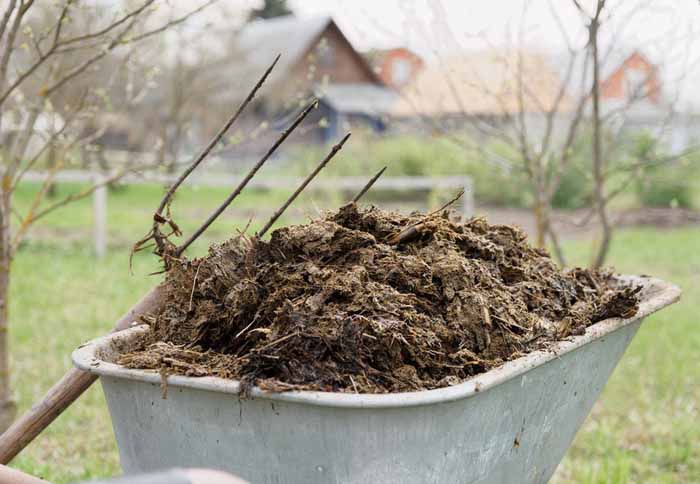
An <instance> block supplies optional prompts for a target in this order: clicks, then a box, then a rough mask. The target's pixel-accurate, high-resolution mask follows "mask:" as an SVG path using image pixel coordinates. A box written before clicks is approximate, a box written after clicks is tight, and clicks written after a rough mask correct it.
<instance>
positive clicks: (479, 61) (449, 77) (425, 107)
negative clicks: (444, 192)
mask: <svg viewBox="0 0 700 484" xmlns="http://www.w3.org/2000/svg"><path fill="white" fill-rule="evenodd" d="M520 87H522V89H520ZM400 95H401V99H400V101H399V102H398V103H397V105H396V107H395V109H394V115H395V116H396V117H397V118H400V119H402V120H403V121H404V124H410V123H413V124H414V125H415V124H416V123H417V122H421V123H422V124H423V125H427V126H429V128H430V129H431V130H435V129H439V130H444V129H461V128H465V127H467V128H475V127H482V128H484V129H482V130H479V129H475V130H474V133H473V134H474V135H475V136H481V135H483V136H490V135H493V134H495V133H497V132H498V131H502V128H503V127H504V126H505V125H506V124H507V123H512V122H514V119H515V118H516V116H520V114H521V113H522V116H523V118H524V119H525V121H526V122H527V123H528V131H529V132H530V134H531V135H533V136H535V139H537V136H538V135H539V134H538V133H539V132H540V131H541V130H543V129H545V120H544V115H545V113H546V112H548V111H549V110H552V109H554V110H555V111H556V112H557V114H558V115H559V114H564V113H567V112H569V111H571V109H572V107H573V103H572V100H571V98H570V97H569V96H568V95H567V94H566V93H562V92H561V79H560V77H559V75H558V73H557V72H556V70H555V69H554V68H553V67H552V66H550V64H549V63H548V61H547V60H546V58H545V57H544V56H542V55H539V54H537V53H534V52H527V51H523V50H499V49H490V50H484V51H471V52H464V53H462V54H460V55H455V56H450V57H444V58H438V59H436V60H434V61H432V62H430V63H427V64H426V65H425V67H424V68H423V69H422V70H421V71H420V72H419V73H418V74H417V75H416V78H415V79H414V80H413V81H412V82H410V83H409V84H408V85H406V86H405V87H404V88H403V89H402V90H401V92H400ZM557 129H558V128H557Z"/></svg>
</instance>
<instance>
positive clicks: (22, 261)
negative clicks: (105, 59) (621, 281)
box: [10, 188, 700, 483]
mask: <svg viewBox="0 0 700 484" xmlns="http://www.w3.org/2000/svg"><path fill="white" fill-rule="evenodd" d="M159 193H160V191H159V189H155V188H154V190H153V191H152V193H150V195H149V196H144V197H143V199H142V200H138V201H134V199H131V200H130V201H129V202H127V201H126V197H125V198H123V199H122V198H120V197H121V196H119V195H117V196H116V197H112V198H115V201H114V202H113V203H111V207H112V209H111V210H113V212H112V211H111V212H110V217H112V216H113V217H115V218H117V219H118V217H124V218H123V219H122V220H121V221H120V222H121V223H124V224H128V226H127V225H124V226H119V225H117V224H116V223H115V224H113V227H117V226H119V227H120V229H119V234H117V235H119V236H121V237H122V238H123V239H124V240H125V241H133V239H134V237H137V236H138V235H141V234H142V232H145V230H146V225H147V220H148V217H149V214H150V211H151V210H152V208H150V207H152V206H153V205H154V203H155V201H157V199H158V195H159ZM221 195H223V192H219V191H214V192H212V191H205V193H202V192H201V191H200V192H197V191H196V190H190V191H188V192H185V193H184V195H183V196H182V197H181V198H180V199H179V200H178V202H180V203H181V204H182V205H183V206H184V205H185V204H183V203H182V201H183V200H185V201H186V202H188V201H191V202H193V203H192V204H193V205H195V203H194V202H195V201H196V202H197V203H199V202H202V200H204V202H202V203H203V205H202V204H200V205H198V207H200V208H198V210H201V211H202V212H206V211H208V208H209V207H213V206H214V205H215V204H216V201H217V200H219V199H220V198H223V196H221ZM28 197H29V195H27V196H26V197H25V200H26V199H28ZM188 197H192V198H188ZM256 197H257V198H256ZM280 197H282V195H280V194H274V195H270V194H267V195H266V194H261V195H259V196H258V195H256V194H253V195H251V196H250V197H249V198H248V199H246V200H245V202H246V204H247V206H249V207H251V209H252V208H254V207H255V206H256V204H260V203H265V204H266V205H269V199H270V198H275V199H277V198H280ZM112 198H111V199H110V200H112ZM129 204H138V206H139V207H140V208H138V210H137V211H136V213H137V215H134V214H133V213H132V211H131V207H133V205H131V207H129ZM201 207H204V208H201ZM89 214H90V211H89V204H82V205H76V206H75V207H74V208H71V209H70V210H68V211H64V212H61V214H59V213H58V212H57V213H56V215H55V216H54V217H52V218H51V219H50V220H47V223H46V224H44V226H43V227H40V231H39V233H40V232H41V230H44V229H45V228H46V227H47V226H48V227H49V228H51V229H52V230H55V229H56V228H57V227H62V226H63V227H64V229H65V230H66V231H67V232H68V233H70V232H71V231H74V230H76V227H78V228H80V227H85V226H87V228H88V230H89V222H88V223H86V222H85V221H86V220H89ZM138 214H140V215H141V216H139V215H138ZM183 215H187V216H186V217H184V218H185V219H187V220H186V224H184V225H186V226H187V227H188V228H189V227H190V226H191V224H193V223H195V222H196V216H195V214H188V213H184V214H183ZM118 220H119V219H118ZM236 222H238V223H240V222H241V219H238V220H236V219H234V218H228V219H226V220H225V221H224V223H222V224H221V225H220V226H219V227H218V228H217V230H216V231H214V232H213V233H212V235H211V236H213V237H221V236H223V234H225V233H226V232H227V231H230V227H231V225H233V224H234V223H236ZM188 224H190V225H188ZM122 227H123V228H122ZM80 239H81V238H80V237H78V238H77V239H76V241H74V242H73V243H62V242H60V241H58V240H53V238H47V237H39V238H37V239H35V240H32V241H30V242H29V243H27V244H26V245H25V246H24V247H23V248H22V250H21V251H20V252H19V254H18V256H17V259H16V263H15V265H14V269H13V270H14V274H13V284H12V288H11V291H12V299H11V307H10V310H11V321H12V326H11V342H12V360H13V378H14V385H15V389H16V392H17V397H18V400H19V406H20V411H23V410H26V409H27V408H28V407H29V406H30V405H31V403H32V402H33V401H34V400H36V399H37V398H39V397H40V396H41V395H42V394H43V393H44V391H45V390H46V389H47V388H48V387H49V386H50V385H51V384H52V383H53V382H54V381H55V380H56V379H57V378H58V377H59V376H60V375H61V374H62V373H63V372H64V371H65V370H66V369H67V368H69V367H70V359H69V356H70V352H71V350H72V349H73V348H75V347H76V346H77V345H79V344H80V343H81V342H83V341H85V340H87V339H90V338H92V337H95V336H97V335H99V334H102V333H105V332H106V331H107V330H108V329H109V328H110V326H111V324H112V322H113V321H114V320H115V319H116V318H117V317H118V316H119V315H121V314H122V313H123V312H124V311H125V310H126V309H127V308H128V307H129V306H130V305H131V304H133V303H134V302H135V301H136V300H137V298H138V297H139V296H140V295H141V294H142V293H144V292H145V291H146V290H147V289H148V288H149V287H150V286H152V285H154V284H155V283H156V282H157V280H158V279H157V277H154V276H148V275H147V274H148V272H149V271H150V270H151V269H152V268H153V267H154V263H153V261H151V260H150V258H149V257H148V256H147V255H146V254H142V255H140V256H139V257H137V260H136V264H135V274H134V275H131V274H130V273H129V268H128V248H127V246H126V245H123V244H117V246H116V247H114V248H113V250H111V251H110V253H109V255H108V256H107V257H106V258H105V259H103V260H100V261H96V260H94V259H93V258H92V257H91V256H90V255H89V251H88V250H87V245H86V243H85V242H81V241H80ZM205 243H206V241H203V243H202V244H200V246H199V249H198V252H201V251H202V250H204V244H205ZM570 246H571V249H572V250H573V251H574V252H575V253H576V254H577V256H578V259H579V260H582V261H583V260H585V259H584V257H585V247H586V246H585V245H584V244H583V243H572V244H570ZM698 246H700V231H699V230H697V229H696V228H687V229H677V230H666V231H657V230H652V229H636V230H629V231H625V232H623V233H620V234H619V235H618V237H617V239H616V240H615V243H614V245H613V250H612V254H611V263H613V264H614V265H616V266H617V267H618V268H619V269H620V270H621V271H623V272H628V273H647V274H653V275H656V276H659V277H662V278H665V279H668V280H670V281H673V282H675V283H677V284H679V285H681V286H682V287H683V289H684V290H685V294H684V299H683V301H682V302H681V303H679V304H678V305H676V306H675V307H673V308H671V309H669V310H667V311H664V312H663V313H662V314H660V315H658V316H655V317H653V318H651V319H650V320H649V321H648V322H647V323H645V325H644V326H643V327H642V329H641V330H640V332H639V334H638V336H637V338H636V339H635V341H634V342H633V344H632V346H631V348H630V349H629V351H628V352H627V354H626V355H625V357H624V359H623V361H622V363H621V365H620V366H619V368H618V369H617V371H616V372H615V374H614V375H613V378H612V380H611V382H610V385H609V386H608V388H607V389H606V390H605V393H604V395H603V398H602V399H601V401H600V402H599V404H598V405H597V406H596V407H595V410H594V412H593V415H592V416H591V418H589V419H588V421H587V422H586V425H585V427H584V429H583V430H582V431H581V433H580V434H579V436H578V438H577V440H576V442H575V445H574V446H573V448H572V449H571V450H570V452H569V453H568V455H567V458H566V460H565V462H564V464H563V465H562V467H561V468H560V469H559V471H558V474H557V480H558V482H584V483H598V482H615V483H617V482H620V483H622V482H691V481H693V476H694V477H697V476H700V423H699V422H700V419H699V417H700V415H699V413H700V410H699V409H698V405H699V403H698V402H700V384H699V383H698V382H700V332H698V331H696V320H695V314H696V311H695V307H696V301H697V300H700V253H699V252H698V251H697V250H696V248H697V247H698ZM12 465H13V466H15V467H17V468H19V469H22V470H25V471H27V472H30V473H32V474H35V475H39V476H41V477H44V478H46V479H48V480H51V481H53V482H57V483H58V482H72V481H75V480H80V479H88V478H96V477H101V476H110V475H115V474H118V473H119V472H120V469H119V463H118V456H117V452H116V447H115V443H114V438H113V435H112V430H111V424H110V419H109V414H108V412H107V409H106V406H105V402H104V399H103V397H102V393H101V389H100V388H99V385H95V386H94V387H93V388H91V389H90V391H89V392H88V393H87V394H86V395H84V396H83V397H82V398H81V399H80V400H79V401H78V402H77V403H76V404H75V405H74V406H73V407H71V408H70V409H69V410H68V411H67V412H66V413H65V414H64V415H62V416H61V417H60V418H59V419H58V420H57V421H56V422H55V423H54V424H53V425H52V426H51V427H50V428H49V429H48V430H47V431H46V432H45V433H44V434H43V435H42V436H40V437H39V438H38V439H37V440H36V441H35V442H33V443H32V444H31V445H30V446H29V447H28V448H27V449H26V450H25V451H24V452H23V453H22V454H20V456H19V457H17V458H16V459H15V461H14V462H13V463H12Z"/></svg>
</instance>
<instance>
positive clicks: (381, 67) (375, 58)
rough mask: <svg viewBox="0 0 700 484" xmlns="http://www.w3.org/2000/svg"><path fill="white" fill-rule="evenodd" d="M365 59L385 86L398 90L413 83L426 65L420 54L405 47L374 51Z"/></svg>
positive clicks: (367, 54) (366, 54)
mask: <svg viewBox="0 0 700 484" xmlns="http://www.w3.org/2000/svg"><path fill="white" fill-rule="evenodd" d="M365 57H367V59H368V60H369V62H370V63H371V64H372V66H373V67H374V70H375V72H376V73H377V75H379V77H380V78H381V79H382V81H383V82H384V84H386V85H387V86H390V87H392V88H394V89H396V90H401V89H403V88H404V87H406V85H408V84H409V83H410V82H412V81H413V80H414V79H415V78H416V76H418V73H419V72H420V71H421V69H423V66H424V64H425V63H424V62H423V59H422V58H421V57H420V56H418V54H416V53H414V52H412V51H410V50H408V49H406V48H405V47H396V48H393V49H384V50H379V49H377V50H372V51H369V52H367V53H365Z"/></svg>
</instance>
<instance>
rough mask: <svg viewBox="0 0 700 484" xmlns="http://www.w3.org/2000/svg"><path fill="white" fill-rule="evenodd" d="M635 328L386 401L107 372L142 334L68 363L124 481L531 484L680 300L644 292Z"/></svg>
mask: <svg viewBox="0 0 700 484" xmlns="http://www.w3.org/2000/svg"><path fill="white" fill-rule="evenodd" d="M625 279H626V280H627V281H630V282H634V283H636V284H640V285H642V286H643V290H642V292H641V293H640V294H641V304H640V308H639V311H638V313H637V315H635V316H634V317H632V318H630V319H624V320H623V319H617V318H615V319H608V320H605V321H601V322H598V323H596V324H594V325H592V326H590V327H588V328H587V330H586V332H585V334H582V335H579V336H574V337H570V338H568V339H567V340H564V341H561V342H558V343H556V344H555V345H554V346H552V347H551V348H549V349H548V350H546V351H536V352H533V353H530V354H528V355H525V356H523V357H521V358H518V359H515V360H512V361H509V362H507V363H505V364H503V365H502V366H500V367H498V368H495V369H493V370H491V371H489V372H487V373H483V374H480V375H477V376H475V377H473V378H472V379H470V380H467V381H464V382H463V383H461V384H458V385H454V386H451V387H447V388H441V389H437V390H429V391H420V392H409V393H394V394H349V393H325V392H307V391H294V392H283V393H265V392H263V391H262V390H260V389H257V388H254V389H253V390H252V392H251V395H250V396H248V397H246V398H242V397H241V396H240V385H239V383H238V382H237V381H233V380H224V379H220V378H215V377H186V376H170V377H168V378H167V388H168V391H167V398H166V399H163V398H162V396H161V376H160V375H159V374H158V373H156V372H153V371H142V370H132V369H126V368H123V367H121V366H119V365H116V364H114V363H113V361H115V359H116V357H117V355H118V354H119V352H120V349H123V348H125V347H128V345H129V342H130V341H132V339H133V338H136V337H137V336H138V335H140V334H142V333H143V332H144V331H146V330H147V329H146V328H145V327H144V326H139V327H134V328H131V329H128V330H125V331H122V332H119V333H114V334H112V335H109V336H106V337H103V338H99V339H96V340H94V341H92V342H90V343H88V344H86V345H84V346H82V347H80V348H78V349H77V350H75V352H74V353H73V362H74V363H75V365H76V366H77V367H78V368H80V369H82V370H85V371H88V372H92V373H95V374H97V375H99V377H100V381H101V383H102V387H103V389H104V393H105V397H106V400H107V404H108V406H109V410H110V413H111V416H112V423H113V427H114V433H115V436H116V440H117V444H118V447H119V454H120V458H121V463H122V467H123V469H124V471H125V472H126V473H134V472H145V471H153V470H157V469H161V468H168V467H173V466H187V467H208V468H213V469H221V470H227V471H230V472H233V473H235V474H237V475H239V476H240V477H242V478H244V479H246V480H248V481H250V482H251V483H253V484H263V483H270V484H272V483H353V484H354V483H357V484H360V483H362V484H364V483H369V482H373V483H416V484H418V483H421V484H424V483H440V484H444V483H462V484H463V483H515V482H518V483H544V482H547V481H548V480H549V479H550V478H551V476H552V474H553V473H554V471H555V469H556V467H557V465H558V464H559V462H560V461H561V459H562V458H563V457H564V454H565V453H566V450H567V449H568V448H569V446H570V445H571V442H572V440H573V439H574V436H575V435H576V432H577V430H578V429H579V428H580V426H581V425H582V423H583V421H584V420H585V418H586V416H587V415H588V413H589V412H590V410H591V408H592V406H593V404H594V403H595V401H596V399H597V398H598V396H599V395H600V393H601V391H602V390H603V387H604V386H605V383H606V382H607V380H608V378H609V377H610V375H611V373H612V371H613V370H614V368H615V366H616V364H617V362H618V361H619V360H620V358H621V357H622V354H623V353H624V351H625V349H626V348H627V346H628V345H629V343H630V341H631V340H632V338H633V337H634V335H635V333H636V332H637V330H638V329H639V326H640V324H641V322H642V320H643V319H644V318H645V317H646V316H648V315H650V314H652V313H654V312H656V311H658V310H659V309H661V308H663V307H665V306H667V305H669V304H672V303H673V302H675V301H677V300H678V299H679V297H680V290H679V289H678V288H677V287H675V286H673V285H671V284H668V283H666V282H663V281H661V280H658V279H652V278H641V277H626V278H625Z"/></svg>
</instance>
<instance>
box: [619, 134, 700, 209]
mask: <svg viewBox="0 0 700 484" xmlns="http://www.w3.org/2000/svg"><path fill="white" fill-rule="evenodd" d="M629 145H630V149H629V155H630V157H631V158H632V161H633V162H635V163H637V164H641V166H642V168H641V169H640V170H639V174H640V176H639V179H638V180H637V185H636V194H637V199H638V201H639V203H640V204H641V205H642V206H644V207H683V208H692V206H693V190H692V187H691V185H690V182H691V180H693V179H695V176H696V175H697V173H695V172H696V171H697V170H694V166H693V163H692V162H691V160H689V159H687V158H681V159H678V160H673V161H663V160H667V159H671V158H669V156H668V154H667V153H665V152H664V150H663V147H661V146H659V143H658V140H657V139H656V138H654V137H653V136H652V135H651V134H650V133H647V132H642V133H639V134H638V135H637V136H635V137H633V138H632V139H631V141H630V143H629Z"/></svg>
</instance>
